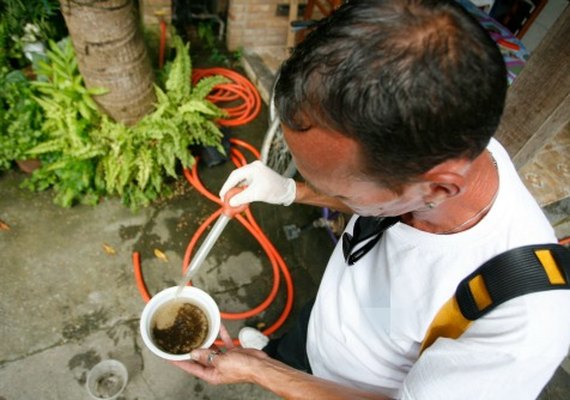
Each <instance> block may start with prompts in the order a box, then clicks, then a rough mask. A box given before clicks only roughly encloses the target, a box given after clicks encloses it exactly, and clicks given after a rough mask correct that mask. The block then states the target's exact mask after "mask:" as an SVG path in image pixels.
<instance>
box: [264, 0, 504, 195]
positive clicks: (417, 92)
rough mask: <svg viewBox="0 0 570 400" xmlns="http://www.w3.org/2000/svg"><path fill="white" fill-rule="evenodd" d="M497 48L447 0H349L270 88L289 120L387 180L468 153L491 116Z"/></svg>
mask: <svg viewBox="0 0 570 400" xmlns="http://www.w3.org/2000/svg"><path fill="white" fill-rule="evenodd" d="M506 77H507V74H506V69H505V64H504V61H503V58H502V55H501V53H500V51H499V49H498V48H497V46H496V44H495V43H494V42H493V40H492V39H491V38H490V36H489V34H488V33H487V32H486V31H485V30H484V29H483V28H482V27H481V26H480V25H479V23H478V22H477V21H476V20H475V18H473V17H472V16H471V15H470V14H468V13H467V12H466V11H465V10H464V9H463V8H462V7H461V6H460V5H459V4H457V3H456V2H455V1H453V0H448V1H446V0H361V1H358V0H357V1H349V2H348V3H346V4H344V5H343V6H341V7H340V8H339V9H338V10H337V11H336V12H334V13H333V14H332V15H331V16H330V17H328V18H326V19H324V20H322V21H321V22H320V23H319V24H318V26H317V27H316V29H315V30H314V31H312V32H311V33H310V34H309V35H308V36H307V38H306V39H305V40H304V41H303V42H301V43H300V44H299V45H298V46H297V47H296V48H295V49H294V51H293V54H292V55H291V57H290V58H289V59H288V60H287V61H286V62H285V63H284V64H283V66H282V67H281V70H280V76H279V80H278V82H277V84H276V87H275V102H276V106H277V112H278V114H279V116H280V118H281V120H282V122H283V123H284V124H285V125H287V126H289V127H290V128H292V129H294V130H297V131H303V130H307V129H309V128H310V127H311V126H320V127H325V128H328V129H332V130H334V131H337V132H339V133H341V134H343V135H346V136H348V137H351V138H354V139H355V140H356V141H357V142H358V143H360V144H361V148H362V151H363V156H364V159H363V160H364V163H363V164H365V165H364V166H363V168H364V170H363V171H362V172H364V173H367V174H371V175H373V176H375V177H377V179H379V180H380V182H381V183H383V184H385V185H387V186H389V187H395V186H400V185H401V184H403V183H406V182H409V181H412V180H413V179H414V178H415V177H417V176H419V175H421V174H422V173H424V172H426V171H428V170H429V169H431V168H432V167H434V166H435V165H437V164H439V163H441V162H443V161H445V160H447V159H450V158H455V157H468V158H471V159H473V158H475V157H476V156H478V155H479V154H480V153H481V152H482V151H483V150H484V149H485V147H486V145H487V144H488V143H489V140H490V138H491V137H492V136H493V134H494V132H495V130H496V128H497V126H498V124H499V120H500V118H501V114H502V111H503V107H504V102H505V95H506V90H507V80H506Z"/></svg>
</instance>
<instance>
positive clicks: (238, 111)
mask: <svg viewBox="0 0 570 400" xmlns="http://www.w3.org/2000/svg"><path fill="white" fill-rule="evenodd" d="M213 75H221V76H224V77H226V78H228V79H229V80H230V81H231V82H229V83H223V84H220V85H216V87H215V88H214V90H213V91H212V93H210V94H209V95H208V96H207V99H208V100H210V101H211V102H213V103H215V104H216V105H218V107H220V108H223V109H224V110H225V111H226V112H227V113H228V118H224V119H220V120H218V121H217V122H218V123H219V124H220V125H223V126H240V125H244V124H247V123H248V122H251V121H252V120H253V119H254V118H255V117H257V115H259V112H260V111H261V97H260V96H259V92H258V91H257V89H256V88H255V86H254V85H253V84H252V83H251V82H250V81H249V80H248V79H247V78H245V77H244V76H243V75H240V74H238V73H237V72H235V71H232V70H230V69H227V68H208V69H200V68H196V69H194V71H193V72H192V82H193V83H194V84H195V83H196V82H198V81H199V80H200V79H202V78H204V77H207V76H213ZM235 101H240V103H239V104H238V105H235V104H233V103H234V102H235ZM220 103H222V104H220ZM225 103H232V104H225Z"/></svg>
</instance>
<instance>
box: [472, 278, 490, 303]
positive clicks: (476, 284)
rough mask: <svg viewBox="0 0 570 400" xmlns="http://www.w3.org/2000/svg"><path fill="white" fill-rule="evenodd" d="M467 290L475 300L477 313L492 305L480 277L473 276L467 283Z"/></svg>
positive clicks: (483, 281) (485, 286)
mask: <svg viewBox="0 0 570 400" xmlns="http://www.w3.org/2000/svg"><path fill="white" fill-rule="evenodd" d="M469 289H470V290H471V294H472V295H473V298H474V299H475V304H477V308H479V311H482V310H484V309H485V308H487V307H489V306H490V305H491V304H492V303H493V300H492V299H491V295H490V294H489V291H488V290H487V285H485V280H484V279H483V276H482V275H475V276H474V277H473V278H471V280H470V281H469Z"/></svg>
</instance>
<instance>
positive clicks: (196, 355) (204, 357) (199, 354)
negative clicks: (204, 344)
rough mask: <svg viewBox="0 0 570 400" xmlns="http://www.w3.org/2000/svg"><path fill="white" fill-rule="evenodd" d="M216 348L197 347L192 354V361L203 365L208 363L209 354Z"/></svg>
mask: <svg viewBox="0 0 570 400" xmlns="http://www.w3.org/2000/svg"><path fill="white" fill-rule="evenodd" d="M212 351H214V350H212V349H196V350H192V353H190V356H191V357H192V361H195V362H197V363H200V364H202V365H208V355H209V354H210V353H211V352H212Z"/></svg>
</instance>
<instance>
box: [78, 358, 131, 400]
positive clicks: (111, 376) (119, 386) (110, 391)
mask: <svg viewBox="0 0 570 400" xmlns="http://www.w3.org/2000/svg"><path fill="white" fill-rule="evenodd" d="M128 380H129V373H128V371H127V368H126V367H125V366H124V365H123V364H122V363H121V362H119V361H117V360H104V361H101V362H100V363H99V364H97V365H95V366H94V367H93V368H91V371H89V373H88V374H87V383H86V387H87V393H89V396H91V398H92V399H95V400H113V399H116V398H117V397H119V395H120V394H121V393H123V390H125V387H126V386H127V381H128Z"/></svg>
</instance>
